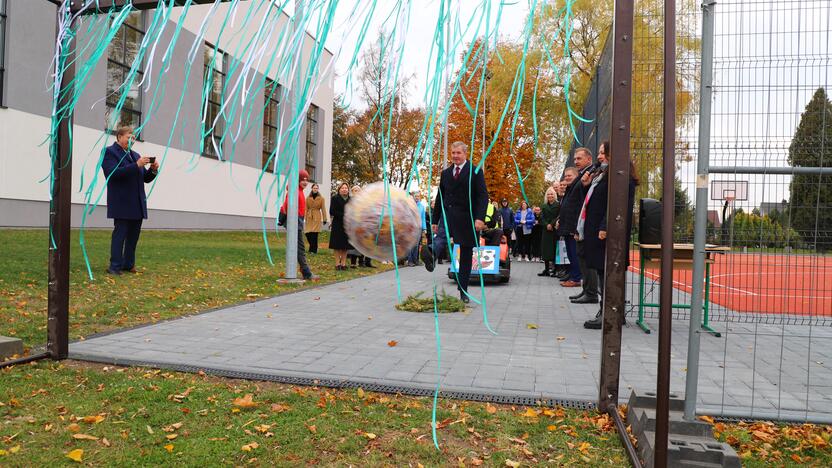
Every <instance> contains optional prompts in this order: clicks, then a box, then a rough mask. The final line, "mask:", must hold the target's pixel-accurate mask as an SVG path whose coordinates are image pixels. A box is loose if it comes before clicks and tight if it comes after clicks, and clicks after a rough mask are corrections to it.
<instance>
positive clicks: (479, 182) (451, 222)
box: [426, 141, 488, 303]
mask: <svg viewBox="0 0 832 468" xmlns="http://www.w3.org/2000/svg"><path fill="white" fill-rule="evenodd" d="M467 155H468V146H467V145H466V144H465V143H463V142H461V141H456V142H454V143H453V144H452V145H451V162H452V163H453V164H452V165H451V166H450V167H448V168H447V169H445V170H444V171H442V175H441V177H440V179H439V192H438V193H437V195H436V203H435V204H434V207H433V220H434V222H436V220H439V219H442V208H443V207H444V209H445V216H446V219H447V224H448V234H449V235H450V236H451V238H453V241H454V244H455V245H458V246H459V273H458V275H457V280H458V287H459V296H460V299H462V301H463V302H466V303H467V302H469V300H468V280H469V279H470V277H471V261H472V259H473V248H474V247H475V246H479V234H478V232H481V231H482V230H484V229H485V222H484V221H483V220H484V219H485V213H486V209H487V207H488V189H487V188H486V186H485V176H484V175H483V172H482V171H481V170H480V171H474V168H473V167H471V163H470V162H469V161H468V160H467V159H466V157H467ZM472 218H473V223H472ZM432 228H433V232H434V233H436V232H437V231H438V230H439V226H438V225H437V224H434V225H433V226H432ZM431 263H432V262H431ZM426 266H427V263H426ZM431 267H432V265H431ZM429 269H431V268H429Z"/></svg>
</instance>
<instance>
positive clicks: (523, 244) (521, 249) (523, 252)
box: [514, 228, 532, 257]
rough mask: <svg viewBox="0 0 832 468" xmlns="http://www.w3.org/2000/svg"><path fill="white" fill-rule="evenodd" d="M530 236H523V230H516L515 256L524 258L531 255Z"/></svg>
mask: <svg viewBox="0 0 832 468" xmlns="http://www.w3.org/2000/svg"><path fill="white" fill-rule="evenodd" d="M531 249H532V235H531V233H529V234H523V228H517V248H516V249H515V251H514V254H515V255H519V256H521V257H522V256H526V257H528V256H529V255H531V254H532V252H531Z"/></svg>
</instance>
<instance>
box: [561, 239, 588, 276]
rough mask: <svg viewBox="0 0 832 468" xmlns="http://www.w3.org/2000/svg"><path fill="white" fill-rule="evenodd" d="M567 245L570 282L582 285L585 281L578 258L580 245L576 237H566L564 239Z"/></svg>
mask: <svg viewBox="0 0 832 468" xmlns="http://www.w3.org/2000/svg"><path fill="white" fill-rule="evenodd" d="M564 242H565V243H566V256H567V257H568V258H569V278H568V279H569V281H574V282H576V283H580V282H581V280H583V276H581V265H580V263H579V262H580V259H579V258H578V244H577V241H576V240H575V238H574V237H572V236H566V237H565V238H564Z"/></svg>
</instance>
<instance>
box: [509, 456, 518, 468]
mask: <svg viewBox="0 0 832 468" xmlns="http://www.w3.org/2000/svg"><path fill="white" fill-rule="evenodd" d="M506 466H509V467H511V468H517V467H518V466H520V462H516V461H514V460H511V459H508V458H507V459H506Z"/></svg>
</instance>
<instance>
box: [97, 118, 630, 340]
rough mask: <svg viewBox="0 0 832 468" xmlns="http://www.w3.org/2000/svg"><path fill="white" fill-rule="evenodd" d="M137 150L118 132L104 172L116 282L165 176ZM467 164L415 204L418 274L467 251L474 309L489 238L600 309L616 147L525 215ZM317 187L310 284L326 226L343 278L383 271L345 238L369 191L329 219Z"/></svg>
mask: <svg viewBox="0 0 832 468" xmlns="http://www.w3.org/2000/svg"><path fill="white" fill-rule="evenodd" d="M134 141H135V137H134V135H133V129H132V128H130V127H122V128H120V129H118V131H117V132H116V142H115V143H114V144H113V145H112V146H110V147H108V148H107V151H106V152H105V155H104V159H103V162H102V165H101V167H102V170H103V172H104V174H105V175H106V176H107V186H108V193H107V216H108V217H109V218H112V219H113V224H114V229H113V235H112V242H111V254H110V264H109V266H108V268H107V272H108V273H110V274H113V275H120V274H122V273H123V272H135V271H136V270H135V251H136V244H137V243H138V239H139V235H140V232H141V225H142V221H143V220H144V219H147V202H146V196H145V192H144V184H146V183H149V182H152V181H153V179H154V178H155V177H156V175H157V174H158V170H159V163H158V162H156V160H155V159H156V158H153V157H147V156H140V155H139V154H138V153H136V152H135V151H133V150H132V144H133V142H134ZM467 154H468V147H467V145H466V144H465V143H463V142H459V141H457V142H454V143H453V144H452V145H451V155H450V156H451V162H452V164H451V165H450V166H448V167H447V168H446V169H445V170H443V171H442V174H441V177H440V183H439V187H438V191H437V195H436V198H435V199H434V201H433V203H431V206H428V205H427V203H426V202H425V201H424V200H422V196H421V194H420V193H418V192H414V193H413V194H412V195H413V199H414V202H415V203H416V206H417V207H418V209H419V217H420V218H421V220H422V226H421V227H422V229H421V233H422V234H421V236H420V239H419V242H418V243H417V245H416V247H414V248H413V250H412V251H411V252H410V253H409V255H407V258H406V259H403V261H404V262H406V263H405V265H406V266H416V265H418V264H419V262H420V260H421V261H422V262H423V263H424V264H425V267H426V268H427V269H428V270H429V271H433V268H434V265H435V263H442V262H443V260H445V259H447V258H448V252H447V250H448V249H447V246H448V240H449V238H450V239H451V240H452V241H453V242H454V243H455V244H457V245H459V246H460V266H459V272H458V275H457V282H458V288H459V291H460V298H461V299H462V300H463V301H464V302H468V300H469V299H468V293H467V287H468V279H469V278H468V277H469V275H470V272H471V262H472V258H471V257H472V250H473V247H474V246H476V245H479V241H480V238H481V237H482V238H484V239H485V241H486V243H487V244H488V245H499V244H500V242H501V238H503V237H505V239H506V240H507V243H508V244H509V249H510V252H511V255H513V258H514V260H515V261H521V262H542V263H543V271H541V272H540V273H539V274H538V276H541V277H554V278H557V279H558V280H559V281H560V285H561V286H562V287H564V288H580V289H579V290H577V291H576V294H573V295H571V296H570V297H569V299H570V300H571V301H572V303H575V304H599V303H601V301H602V298H603V285H604V273H605V272H604V270H605V265H604V263H605V257H606V237H607V199H608V178H609V177H608V174H607V171H608V163H609V161H610V158H611V157H612V155H611V154H610V146H609V142H604V143H602V144H601V146H600V147H599V148H598V154H597V157H596V158H593V155H592V151H591V150H589V149H588V148H578V149H576V150H575V152H574V155H573V161H574V165H573V166H569V167H566V168H565V169H564V171H563V176H562V178H561V180H560V181H558V182H557V183H555V184H553V185H552V186H551V187H548V188H547V189H546V192H545V197H544V203H543V204H542V206H529V204H528V203H527V201H526V200H521V201H520V204H519V206H518V208H517V210H516V211H515V210H514V209H512V207H511V206H510V204H509V200H508V199H506V198H502V199H501V200H500V202H499V203H497V202H496V201H492V200H491V199H490V198H489V196H488V189H487V187H486V183H485V178H484V175H483V171H481V170H472V167H471V164H470V163H469V162H468V160H467ZM593 159H595V160H596V162H594V163H593ZM309 183H310V181H309V174H308V173H307V172H306V171H305V170H301V171H300V172H299V179H298V186H297V188H296V190H297V194H298V241H297V242H298V266H299V267H300V270H301V273H302V274H303V278H304V279H307V280H309V279H315V278H317V276H316V275H314V274H313V273H312V271H311V269H310V267H309V263H308V262H307V260H306V252H307V250H306V245H305V242H304V238H305V239H306V243H308V244H309V247H308V252H309V253H310V254H317V253H318V248H319V246H318V237H319V234H320V232H321V231H322V230H324V229H325V227H326V225H327V224H330V229H331V233H330V239H329V248H330V249H332V250H333V252H334V254H335V269H336V270H338V271H343V270H347V269H350V268H358V267H359V266H361V267H364V268H375V266H374V265H373V263H372V260H371V259H370V258H369V257H365V256H364V255H362V254H361V252H359V251H357V250H356V249H355V248H353V246H352V245H350V240H349V237H348V236H347V233H346V231H345V229H344V213H345V210H346V207H347V205H348V204H349V202H350V199H351V198H352V197H354V196H355V195H356V194H358V193H359V192H360V191H361V187H360V186H357V185H356V186H352V187H350V186H349V184H347V183H341V184H340V185H339V186H338V188H337V190H336V192H335V194H334V195H333V196H332V197H331V199H330V202H329V209H327V206H326V202H325V199H324V197H323V195H321V193H320V190H319V186H318V184H314V183H313V184H312V186H311V188H310V192H309V195H308V196H307V195H306V194H305V190H306V187H307V186H308V185H309ZM638 184H639V178H638V175H637V174H636V171H635V168H634V167H633V165H632V162H631V163H630V183H629V188H628V202H629V210H628V213H629V214H630V215H629V216H628V219H627V230H626V232H627V233H628V236H629V232H630V231H631V228H632V212H633V204H634V198H635V188H636V186H637V185H638ZM620 195H623V194H620ZM439 201H441V204H440V203H438V202H439ZM287 209H288V194H287V198H286V200H285V202H284V204H283V206H282V207H281V210H280V216H279V217H280V220H281V221H280V222H279V224H281V225H285V220H286V213H287ZM423 242H424V246H423ZM628 243H629V239H628ZM348 260H349V265H348ZM602 310H603V305H601V306H600V308H599V310H598V313H597V314H596V315H595V317H594V318H593V319H590V320H587V321H586V322H585V323H584V327H586V328H591V329H600V328H601V317H602Z"/></svg>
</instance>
